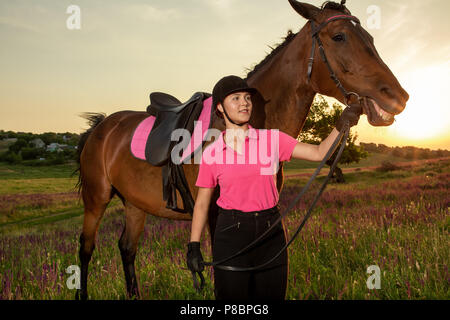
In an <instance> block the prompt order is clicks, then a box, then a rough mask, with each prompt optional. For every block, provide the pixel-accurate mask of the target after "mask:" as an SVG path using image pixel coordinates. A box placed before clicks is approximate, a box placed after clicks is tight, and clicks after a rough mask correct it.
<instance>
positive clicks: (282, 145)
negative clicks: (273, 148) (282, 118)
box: [278, 131, 298, 162]
mask: <svg viewBox="0 0 450 320" xmlns="http://www.w3.org/2000/svg"><path fill="white" fill-rule="evenodd" d="M278 139H279V140H278V141H279V161H280V162H281V161H291V156H292V152H294V148H295V146H296V145H297V143H298V141H297V139H294V138H292V137H291V136H290V135H288V134H286V133H284V132H282V131H279V137H278Z"/></svg>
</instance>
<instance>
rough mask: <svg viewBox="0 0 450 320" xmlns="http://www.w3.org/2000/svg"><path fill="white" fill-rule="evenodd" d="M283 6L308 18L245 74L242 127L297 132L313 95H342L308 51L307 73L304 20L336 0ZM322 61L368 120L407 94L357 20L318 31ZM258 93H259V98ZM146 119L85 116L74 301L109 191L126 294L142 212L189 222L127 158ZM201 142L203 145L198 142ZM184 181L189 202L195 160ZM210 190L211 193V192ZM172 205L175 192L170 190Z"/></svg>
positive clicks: (149, 171)
mask: <svg viewBox="0 0 450 320" xmlns="http://www.w3.org/2000/svg"><path fill="white" fill-rule="evenodd" d="M289 3H290V4H291V6H292V7H293V8H294V9H295V11H297V12H298V13H299V14H300V15H301V16H303V17H304V18H306V19H307V20H309V21H308V23H306V24H305V26H304V27H303V28H302V29H301V30H300V31H299V32H298V33H297V34H293V33H292V32H289V33H288V35H287V36H286V38H285V40H284V42H283V43H282V44H280V45H279V46H278V47H277V48H275V49H274V50H273V51H272V52H271V53H270V54H269V55H268V56H267V57H266V58H265V59H264V60H263V61H262V62H261V63H259V64H258V65H257V66H256V67H255V68H254V70H253V71H251V72H250V73H249V74H248V75H247V79H246V80H247V81H248V83H249V84H250V85H251V86H253V87H256V88H257V89H258V90H259V91H260V92H261V95H262V97H261V96H256V97H255V99H254V100H253V104H254V107H253V108H254V111H253V112H252V115H251V119H250V124H251V125H252V126H253V127H255V128H277V129H280V130H281V131H283V132H285V133H287V134H289V135H291V136H293V137H297V136H298V134H299V133H300V131H301V129H302V127H303V124H304V122H305V119H306V117H307V115H308V112H309V109H310V106H311V104H312V102H313V99H314V96H315V95H316V93H320V94H324V95H327V96H331V97H335V98H337V99H338V100H340V101H341V102H344V100H345V97H344V96H343V94H342V93H341V92H340V91H339V90H338V89H337V87H336V86H335V84H334V82H333V81H332V80H331V79H330V73H329V70H328V69H327V67H326V65H325V63H324V62H323V61H322V60H321V59H320V56H319V52H318V51H317V50H316V53H315V62H314V68H313V72H312V76H311V79H308V78H307V66H308V58H309V54H310V52H311V45H312V37H311V20H312V21H314V23H315V24H316V25H318V24H320V23H322V22H324V21H326V19H328V18H329V17H331V16H336V15H343V14H350V12H349V11H348V9H347V8H346V7H345V6H344V5H343V4H337V3H334V2H327V3H325V5H324V6H322V8H317V7H315V6H312V5H309V4H306V3H299V2H297V1H295V0H289ZM320 37H321V39H322V42H323V47H324V49H325V51H326V52H327V56H328V60H329V64H330V66H331V67H332V68H333V70H334V72H335V73H336V75H337V77H338V78H339V79H340V81H341V83H342V84H343V86H344V87H345V88H346V89H348V90H349V91H352V92H356V93H358V94H359V95H360V97H363V109H364V113H365V114H366V115H367V119H368V121H369V123H370V124H372V125H376V126H388V125H391V124H392V122H393V119H394V115H396V114H399V113H400V112H402V111H403V109H404V108H405V106H406V102H407V100H408V98H409V96H408V94H407V93H406V92H405V90H403V88H402V87H401V85H400V84H399V82H398V81H397V79H396V78H395V76H394V75H393V74H392V72H391V71H390V70H389V68H388V67H387V66H386V64H384V63H383V61H382V59H381V58H380V56H379V55H378V53H377V50H376V49H375V47H374V44H373V39H372V37H371V36H370V35H369V33H367V32H366V31H365V30H364V29H363V28H362V27H361V26H360V25H359V24H355V23H353V22H352V21H349V20H337V21H333V22H332V23H330V24H328V25H327V26H326V27H325V28H323V29H322V30H321V32H320ZM263 97H264V98H263ZM147 116H149V115H148V113H146V112H136V111H129V110H127V111H120V112H116V113H114V114H111V115H110V116H108V117H105V116H104V115H102V114H91V115H90V118H89V120H90V121H91V128H90V129H89V130H88V131H86V132H85V133H84V134H83V135H82V137H81V139H80V144H79V148H78V152H79V164H80V167H79V169H78V170H79V181H78V185H79V187H80V189H79V191H80V193H81V197H82V199H83V203H84V223H83V231H82V233H81V236H80V251H79V257H80V261H81V289H80V290H78V291H77V298H81V299H86V298H87V297H88V293H87V278H88V264H89V261H90V259H91V255H92V252H93V250H94V247H95V239H96V234H97V230H98V227H99V224H100V220H101V218H102V216H103V213H104V211H105V209H106V207H107V205H108V203H109V202H110V200H111V198H112V197H113V196H114V195H117V196H118V197H119V198H120V199H121V200H122V202H123V204H124V207H125V214H126V224H125V228H124V230H123V233H122V235H121V237H120V241H119V248H120V252H121V256H122V262H123V267H124V272H125V277H126V284H127V294H128V296H129V297H133V296H134V297H139V289H138V283H137V280H136V274H135V267H134V260H135V256H136V250H137V245H138V240H139V237H140V235H141V233H142V231H143V229H144V224H145V218H146V215H147V214H151V215H154V216H159V217H165V218H169V219H183V220H190V219H191V216H190V215H189V214H185V213H179V212H175V211H172V210H170V209H167V208H166V203H165V202H164V201H163V194H162V175H161V167H153V166H152V165H150V164H149V163H147V162H145V161H142V160H138V159H136V158H134V157H133V156H132V155H131V153H130V140H131V138H132V133H133V130H134V129H135V128H136V126H137V125H138V123H139V122H140V121H141V120H143V119H144V118H145V117H147ZM222 121H223V120H222V119H221V118H219V117H217V116H216V115H214V116H213V124H212V127H213V128H217V129H219V130H224V129H225V126H224V123H223V122H222ZM207 145H208V143H206V144H205V146H204V147H206V146H207ZM183 167H184V171H185V174H186V180H187V181H188V184H189V186H190V190H191V192H192V195H193V197H194V199H195V198H196V195H197V191H198V189H197V187H195V181H196V178H197V174H198V169H199V167H198V164H185V165H184V166H183ZM282 186H283V167H282V164H280V170H279V172H278V176H277V188H278V191H279V192H281V190H282ZM216 191H218V190H216ZM177 197H178V199H177V200H178V201H177V202H178V203H181V197H180V196H179V195H177ZM217 198H218V192H216V193H215V196H214V197H213V199H212V201H211V206H210V210H209V231H210V235H211V236H213V234H214V227H215V221H216V215H217V205H216V203H215V202H216V200H217Z"/></svg>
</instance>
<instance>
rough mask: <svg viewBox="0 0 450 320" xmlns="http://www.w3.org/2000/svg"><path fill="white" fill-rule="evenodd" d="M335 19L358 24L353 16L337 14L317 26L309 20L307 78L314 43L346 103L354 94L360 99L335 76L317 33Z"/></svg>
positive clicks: (309, 76) (312, 59) (309, 75)
mask: <svg viewBox="0 0 450 320" xmlns="http://www.w3.org/2000/svg"><path fill="white" fill-rule="evenodd" d="M336 20H350V21H354V22H356V23H357V24H360V21H359V19H358V18H357V17H355V16H350V15H344V14H341V15H337V16H332V17H330V18H328V19H327V20H326V21H325V22H322V23H321V24H319V25H318V26H317V27H316V26H315V24H314V21H313V20H310V22H311V36H312V46H311V56H310V58H309V60H308V80H310V79H311V74H312V68H313V64H314V55H315V51H316V43H317V46H318V47H319V52H320V57H321V58H322V61H323V62H324V63H325V65H326V66H327V68H328V71H329V72H330V78H331V79H332V80H333V81H334V83H335V84H336V87H338V88H339V90H341V92H342V94H343V95H344V101H345V104H346V105H348V100H349V98H350V97H351V96H356V98H357V99H358V100H361V98H360V97H359V95H358V94H357V93H355V92H348V91H347V90H345V88H344V86H343V85H342V83H341V82H340V81H339V79H338V77H337V76H336V74H335V73H334V71H333V69H332V68H331V66H330V63H329V62H328V59H327V56H326V54H325V49H324V48H323V43H322V40H320V37H319V33H320V31H321V30H322V29H323V28H324V27H325V26H326V25H328V24H329V23H330V22H333V21H336Z"/></svg>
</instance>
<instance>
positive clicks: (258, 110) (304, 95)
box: [247, 28, 316, 137]
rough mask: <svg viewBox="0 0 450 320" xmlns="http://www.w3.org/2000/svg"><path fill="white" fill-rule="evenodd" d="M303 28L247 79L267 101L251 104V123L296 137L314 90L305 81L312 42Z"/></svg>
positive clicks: (312, 98) (257, 126)
mask: <svg viewBox="0 0 450 320" xmlns="http://www.w3.org/2000/svg"><path fill="white" fill-rule="evenodd" d="M305 29H307V28H303V29H302V30H301V31H300V33H299V34H298V35H297V36H296V37H295V39H293V40H292V41H291V42H290V43H289V44H288V45H287V46H286V47H285V48H284V49H283V50H281V51H280V52H279V53H278V54H277V55H276V56H274V57H273V58H272V60H271V61H270V62H268V63H267V65H264V66H263V68H262V69H261V70H259V71H258V72H257V73H255V74H254V75H253V76H252V77H251V78H249V79H247V81H248V83H249V84H250V85H251V86H253V87H256V88H258V89H259V90H260V92H261V94H262V95H263V97H264V100H265V101H266V103H264V101H256V103H254V107H253V111H252V119H251V121H250V123H252V124H253V125H254V126H255V127H256V128H268V129H272V128H276V129H280V130H281V131H283V132H285V133H287V134H289V135H291V136H293V137H297V136H298V134H299V133H300V131H301V129H302V127H303V125H304V123H305V121H306V117H307V116H308V113H309V109H310V107H311V104H312V102H313V100H314V96H315V94H316V93H315V92H314V90H313V89H312V88H311V85H310V84H309V83H308V82H307V63H308V55H309V50H310V49H309V48H310V45H311V41H310V40H308V39H309V37H308V34H307V30H305Z"/></svg>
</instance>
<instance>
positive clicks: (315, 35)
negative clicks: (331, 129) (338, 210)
mask: <svg viewBox="0 0 450 320" xmlns="http://www.w3.org/2000/svg"><path fill="white" fill-rule="evenodd" d="M342 19H345V20H351V21H354V22H356V23H358V24H359V23H360V21H359V19H358V18H356V17H354V16H350V15H337V16H333V17H330V18H328V19H327V20H326V21H325V22H323V23H322V24H320V25H318V26H317V27H315V25H314V22H313V21H312V20H311V32H312V38H313V41H312V47H311V57H310V58H309V60H308V79H310V78H311V74H312V67H313V64H314V55H315V47H316V42H317V44H318V47H319V50H320V56H321V57H322V60H323V62H324V63H325V64H326V66H327V68H328V71H329V72H330V77H331V79H333V81H334V82H335V83H336V86H337V87H338V88H339V89H340V90H341V92H342V94H343V95H344V101H345V105H346V106H348V100H347V99H348V97H350V96H352V95H355V96H356V97H357V98H358V100H359V101H360V100H361V98H360V97H359V95H358V94H357V93H354V92H348V91H347V90H345V88H344V86H343V85H342V84H341V82H340V81H339V79H338V78H337V76H336V74H335V73H334V71H333V69H332V68H331V66H330V63H329V62H328V59H327V56H326V54H325V50H324V48H323V43H322V41H321V40H320V37H319V33H320V31H321V30H322V29H323V28H324V27H325V26H326V25H327V24H328V23H330V22H332V21H336V20H342ZM349 132H350V128H349V125H348V123H347V124H346V125H345V126H344V127H343V129H342V131H341V132H340V133H339V135H338V136H337V137H336V139H335V140H334V142H333V144H332V145H331V147H330V149H329V150H328V152H327V154H326V155H325V157H324V158H323V160H322V162H321V163H320V164H319V166H318V167H317V169H316V171H315V172H314V174H313V175H312V176H311V178H310V179H309V180H308V182H307V183H306V185H305V186H304V187H303V189H302V190H301V191H300V193H299V194H298V195H297V196H296V197H295V199H294V200H293V201H292V202H291V203H290V204H289V206H288V207H287V208H286V210H285V211H284V212H283V213H282V214H280V217H279V218H278V219H277V221H276V222H275V223H273V224H272V225H271V226H270V227H269V228H268V229H267V230H266V231H265V232H264V233H263V234H261V235H260V236H259V237H258V238H257V239H255V240H254V241H253V242H251V243H250V244H248V245H247V246H245V247H244V248H242V249H241V250H239V251H238V252H236V253H235V254H233V255H231V256H229V257H227V258H225V259H222V260H219V261H212V262H206V261H205V262H203V265H205V266H213V267H216V268H218V269H221V270H227V271H240V272H244V271H254V270H259V269H262V268H264V267H266V266H268V265H269V264H270V263H272V262H273V261H274V260H275V259H277V258H278V257H279V256H280V255H281V254H282V253H283V251H284V250H286V249H287V248H288V247H289V245H290V244H291V243H292V242H293V241H294V240H295V238H296V237H297V235H298V234H299V233H300V231H301V230H302V229H303V227H304V225H305V223H306V221H307V220H308V218H309V217H310V216H311V213H312V211H313V209H314V207H315V206H316V204H317V202H318V200H319V198H320V196H321V195H322V193H323V191H324V190H325V188H326V186H327V184H328V181H329V180H330V178H331V177H332V176H333V173H334V170H335V169H336V167H337V164H338V163H339V160H340V159H341V156H342V153H343V151H344V148H345V146H346V141H347V138H348V135H349ZM341 142H342V144H341V146H340V148H339V151H338V154H337V156H336V158H335V159H334V161H333V164H332V165H331V167H330V172H329V173H328V176H327V177H326V178H325V180H324V182H323V183H322V185H321V187H320V189H319V191H318V192H317V194H316V196H315V197H314V199H313V201H312V203H311V205H310V206H309V208H308V211H307V212H306V214H305V217H304V218H303V220H302V222H301V223H300V225H299V226H298V228H297V230H296V231H295V233H294V235H293V236H292V238H291V239H290V240H289V241H288V242H287V243H286V245H285V246H284V247H283V248H282V249H281V250H280V251H279V252H278V253H277V254H276V255H275V256H274V257H273V258H271V259H270V260H268V261H267V262H265V263H263V264H260V265H258V266H254V267H247V268H242V267H234V266H226V265H223V263H224V262H226V261H229V260H231V259H233V258H235V257H237V256H239V255H241V254H243V253H245V252H247V251H248V250H249V249H251V248H252V247H254V246H255V245H256V244H257V243H258V242H260V241H261V240H262V239H263V238H264V237H265V236H266V235H267V234H268V233H269V232H270V231H271V230H272V229H273V228H275V227H276V226H277V224H278V223H281V221H282V219H283V218H284V217H285V216H286V215H287V214H288V213H289V212H290V211H291V210H292V208H293V207H294V206H295V204H296V203H297V202H298V201H299V200H300V199H301V197H302V196H303V195H304V194H305V193H306V192H307V191H308V189H309V188H310V186H311V184H312V182H313V181H314V180H315V178H316V177H317V175H318V174H319V173H320V171H321V170H322V168H323V167H324V166H325V164H326V162H327V160H328V159H329V158H330V157H331V156H332V154H333V153H334V151H335V149H336V147H337V146H338V145H339V143H341ZM198 274H199V277H200V281H201V283H200V284H199V283H198V281H197V277H196V273H195V272H192V277H193V280H194V287H195V288H196V289H197V290H201V289H202V288H203V286H204V277H203V275H202V273H201V272H198Z"/></svg>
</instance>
